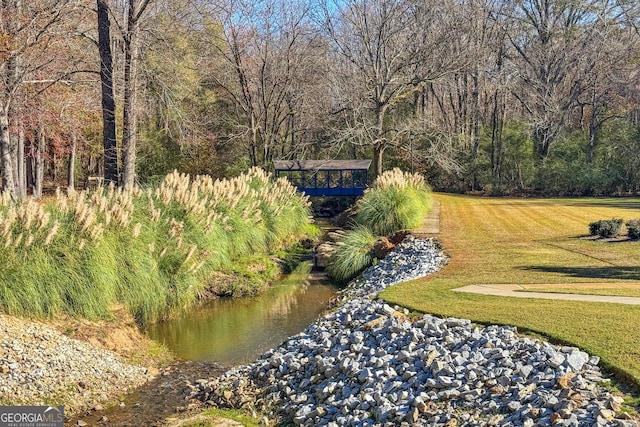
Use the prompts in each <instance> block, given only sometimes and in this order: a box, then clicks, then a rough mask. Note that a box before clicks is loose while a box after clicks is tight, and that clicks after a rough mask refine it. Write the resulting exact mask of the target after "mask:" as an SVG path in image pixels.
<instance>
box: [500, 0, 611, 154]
mask: <svg viewBox="0 0 640 427" xmlns="http://www.w3.org/2000/svg"><path fill="white" fill-rule="evenodd" d="M599 7H600V5H599V0H588V1H581V2H574V1H562V0H541V1H525V2H511V8H510V9H506V10H505V12H506V13H507V14H508V15H509V18H510V20H511V22H510V23H509V27H508V28H509V32H508V36H509V40H510V42H511V45H512V47H513V48H514V50H515V52H517V55H518V58H519V61H518V63H517V67H518V72H519V76H520V79H521V83H522V85H521V89H520V90H519V91H518V92H517V93H516V96H517V98H518V99H519V100H520V102H521V103H522V105H523V106H524V107H525V109H526V111H527V112H528V115H529V120H530V123H531V127H532V138H533V142H534V144H535V147H536V153H537V159H538V160H542V159H544V158H545V157H547V155H548V154H549V147H550V146H551V144H552V143H553V141H554V140H555V139H556V138H557V136H558V134H559V133H560V131H561V130H562V129H563V128H564V127H565V126H566V124H567V119H568V117H569V115H570V114H571V112H572V111H573V110H574V109H575V108H576V106H577V100H578V98H579V97H580V95H581V94H582V93H583V91H584V89H585V79H586V78H587V76H588V75H589V73H591V72H592V67H593V64H592V63H585V61H584V60H583V59H584V58H583V55H584V52H585V51H587V50H588V49H589V47H590V43H591V41H592V40H593V37H594V34H593V31H592V30H593V28H594V23H595V22H597V21H598V19H599V17H600V14H599V13H598V12H599Z"/></svg>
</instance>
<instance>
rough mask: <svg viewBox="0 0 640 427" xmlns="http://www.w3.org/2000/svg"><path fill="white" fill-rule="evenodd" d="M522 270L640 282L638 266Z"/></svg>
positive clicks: (548, 267)
mask: <svg viewBox="0 0 640 427" xmlns="http://www.w3.org/2000/svg"><path fill="white" fill-rule="evenodd" d="M521 269H522V270H528V271H540V272H544V273H558V274H562V275H564V276H569V277H578V278H589V279H616V280H636V281H637V280H640V267H638V266H611V267H560V266H558V267H554V266H525V267H521Z"/></svg>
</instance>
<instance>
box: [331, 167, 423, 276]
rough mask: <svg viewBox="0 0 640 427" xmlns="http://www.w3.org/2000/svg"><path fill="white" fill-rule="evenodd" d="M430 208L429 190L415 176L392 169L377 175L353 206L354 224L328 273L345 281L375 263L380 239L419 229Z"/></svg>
mask: <svg viewBox="0 0 640 427" xmlns="http://www.w3.org/2000/svg"><path fill="white" fill-rule="evenodd" d="M430 208H431V189H430V188H429V186H428V185H427V183H426V182H425V180H424V178H423V177H422V176H420V175H418V174H412V173H408V172H403V171H401V170H400V169H397V168H396V169H393V170H391V171H387V172H384V173H383V174H382V175H380V176H379V177H378V178H377V179H376V180H375V182H374V183H373V185H372V186H371V188H369V189H367V190H366V191H365V193H364V196H363V197H362V199H360V200H359V201H358V202H357V203H356V206H355V212H356V214H355V225H354V226H353V229H352V230H347V231H345V233H344V237H343V238H342V239H341V240H340V241H339V242H338V244H339V246H338V248H337V250H336V251H335V252H334V253H333V255H332V257H331V259H330V261H329V268H328V273H329V275H330V276H331V277H333V278H335V279H336V280H339V281H342V282H346V281H348V280H350V279H352V278H353V277H355V276H357V275H358V274H360V273H361V272H362V271H363V270H364V269H365V268H367V267H368V266H370V265H371V263H372V262H373V260H374V256H373V248H374V245H375V243H376V241H377V240H378V238H379V237H380V236H389V235H391V234H393V233H395V232H397V231H401V230H410V229H415V228H417V227H419V226H420V225H421V224H422V222H423V221H424V218H425V216H426V215H427V213H428V211H429V209H430Z"/></svg>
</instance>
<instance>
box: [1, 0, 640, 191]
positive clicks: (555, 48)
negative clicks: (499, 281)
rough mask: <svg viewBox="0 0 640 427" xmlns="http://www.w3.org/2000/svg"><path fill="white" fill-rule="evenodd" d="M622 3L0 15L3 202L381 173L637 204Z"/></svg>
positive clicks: (482, 2)
mask: <svg viewBox="0 0 640 427" xmlns="http://www.w3.org/2000/svg"><path fill="white" fill-rule="evenodd" d="M639 26H640V6H639V5H638V4H637V2H636V1H631V0H611V1H610V0H530V1H510V0H457V1H447V2H442V1H437V0H419V1H418V0H399V1H398V0H319V1H310V2H305V1H298V0H294V1H291V0H255V1H254V0H28V1H27V0H0V61H1V62H0V145H1V162H0V165H1V170H2V183H3V188H4V189H5V190H7V191H9V192H11V194H12V195H13V196H14V197H15V198H17V199H19V198H22V197H24V196H25V195H27V194H33V195H35V196H40V195H41V194H42V191H43V185H44V184H46V183H51V184H53V185H67V186H69V187H74V186H76V185H78V183H79V182H80V183H82V184H83V185H84V184H86V183H87V181H88V179H89V177H96V176H100V177H104V179H105V180H106V181H107V182H109V181H113V182H116V183H118V184H120V185H132V184H135V183H144V182H148V181H152V180H154V179H156V177H158V176H162V175H164V174H166V173H167V172H169V171H171V170H173V169H178V170H180V171H183V172H188V173H192V174H211V175H213V176H215V177H222V176H230V175H235V174H237V173H238V172H240V171H243V170H246V169H247V168H248V167H249V166H261V167H264V168H265V169H267V170H269V169H271V167H272V166H271V162H272V160H274V159H293V158H297V159H312V158H372V159H373V160H374V162H373V168H374V171H373V172H374V173H373V174H372V175H373V176H375V175H376V174H377V173H379V172H380V171H382V170H384V169H389V168H391V167H396V166H400V167H403V168H404V169H406V170H411V171H416V172H420V173H423V174H425V176H427V178H428V180H429V182H430V183H431V184H432V185H433V186H434V187H435V188H436V189H439V190H450V191H484V192H491V193H514V192H532V191H536V192H545V193H549V194H629V193H636V192H637V191H639V190H640V123H639V119H640V114H639V113H640V109H638V108H637V106H636V104H637V102H636V101H637V100H638V98H639V97H640V96H639V95H640V90H639V88H640V86H639V81H638V80H639V78H640V73H639V71H640V65H639V62H638V59H639V54H640V32H639V28H640V27H639Z"/></svg>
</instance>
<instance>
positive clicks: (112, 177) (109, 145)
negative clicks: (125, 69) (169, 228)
mask: <svg viewBox="0 0 640 427" xmlns="http://www.w3.org/2000/svg"><path fill="white" fill-rule="evenodd" d="M96 3H97V9H96V10H97V18H98V52H99V54H100V83H101V97H100V99H101V100H102V145H103V149H104V179H105V182H107V183H111V182H112V183H114V184H117V183H118V148H117V142H116V102H115V95H114V90H113V54H112V52H111V30H110V28H111V20H110V18H109V6H108V4H107V0H96Z"/></svg>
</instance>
